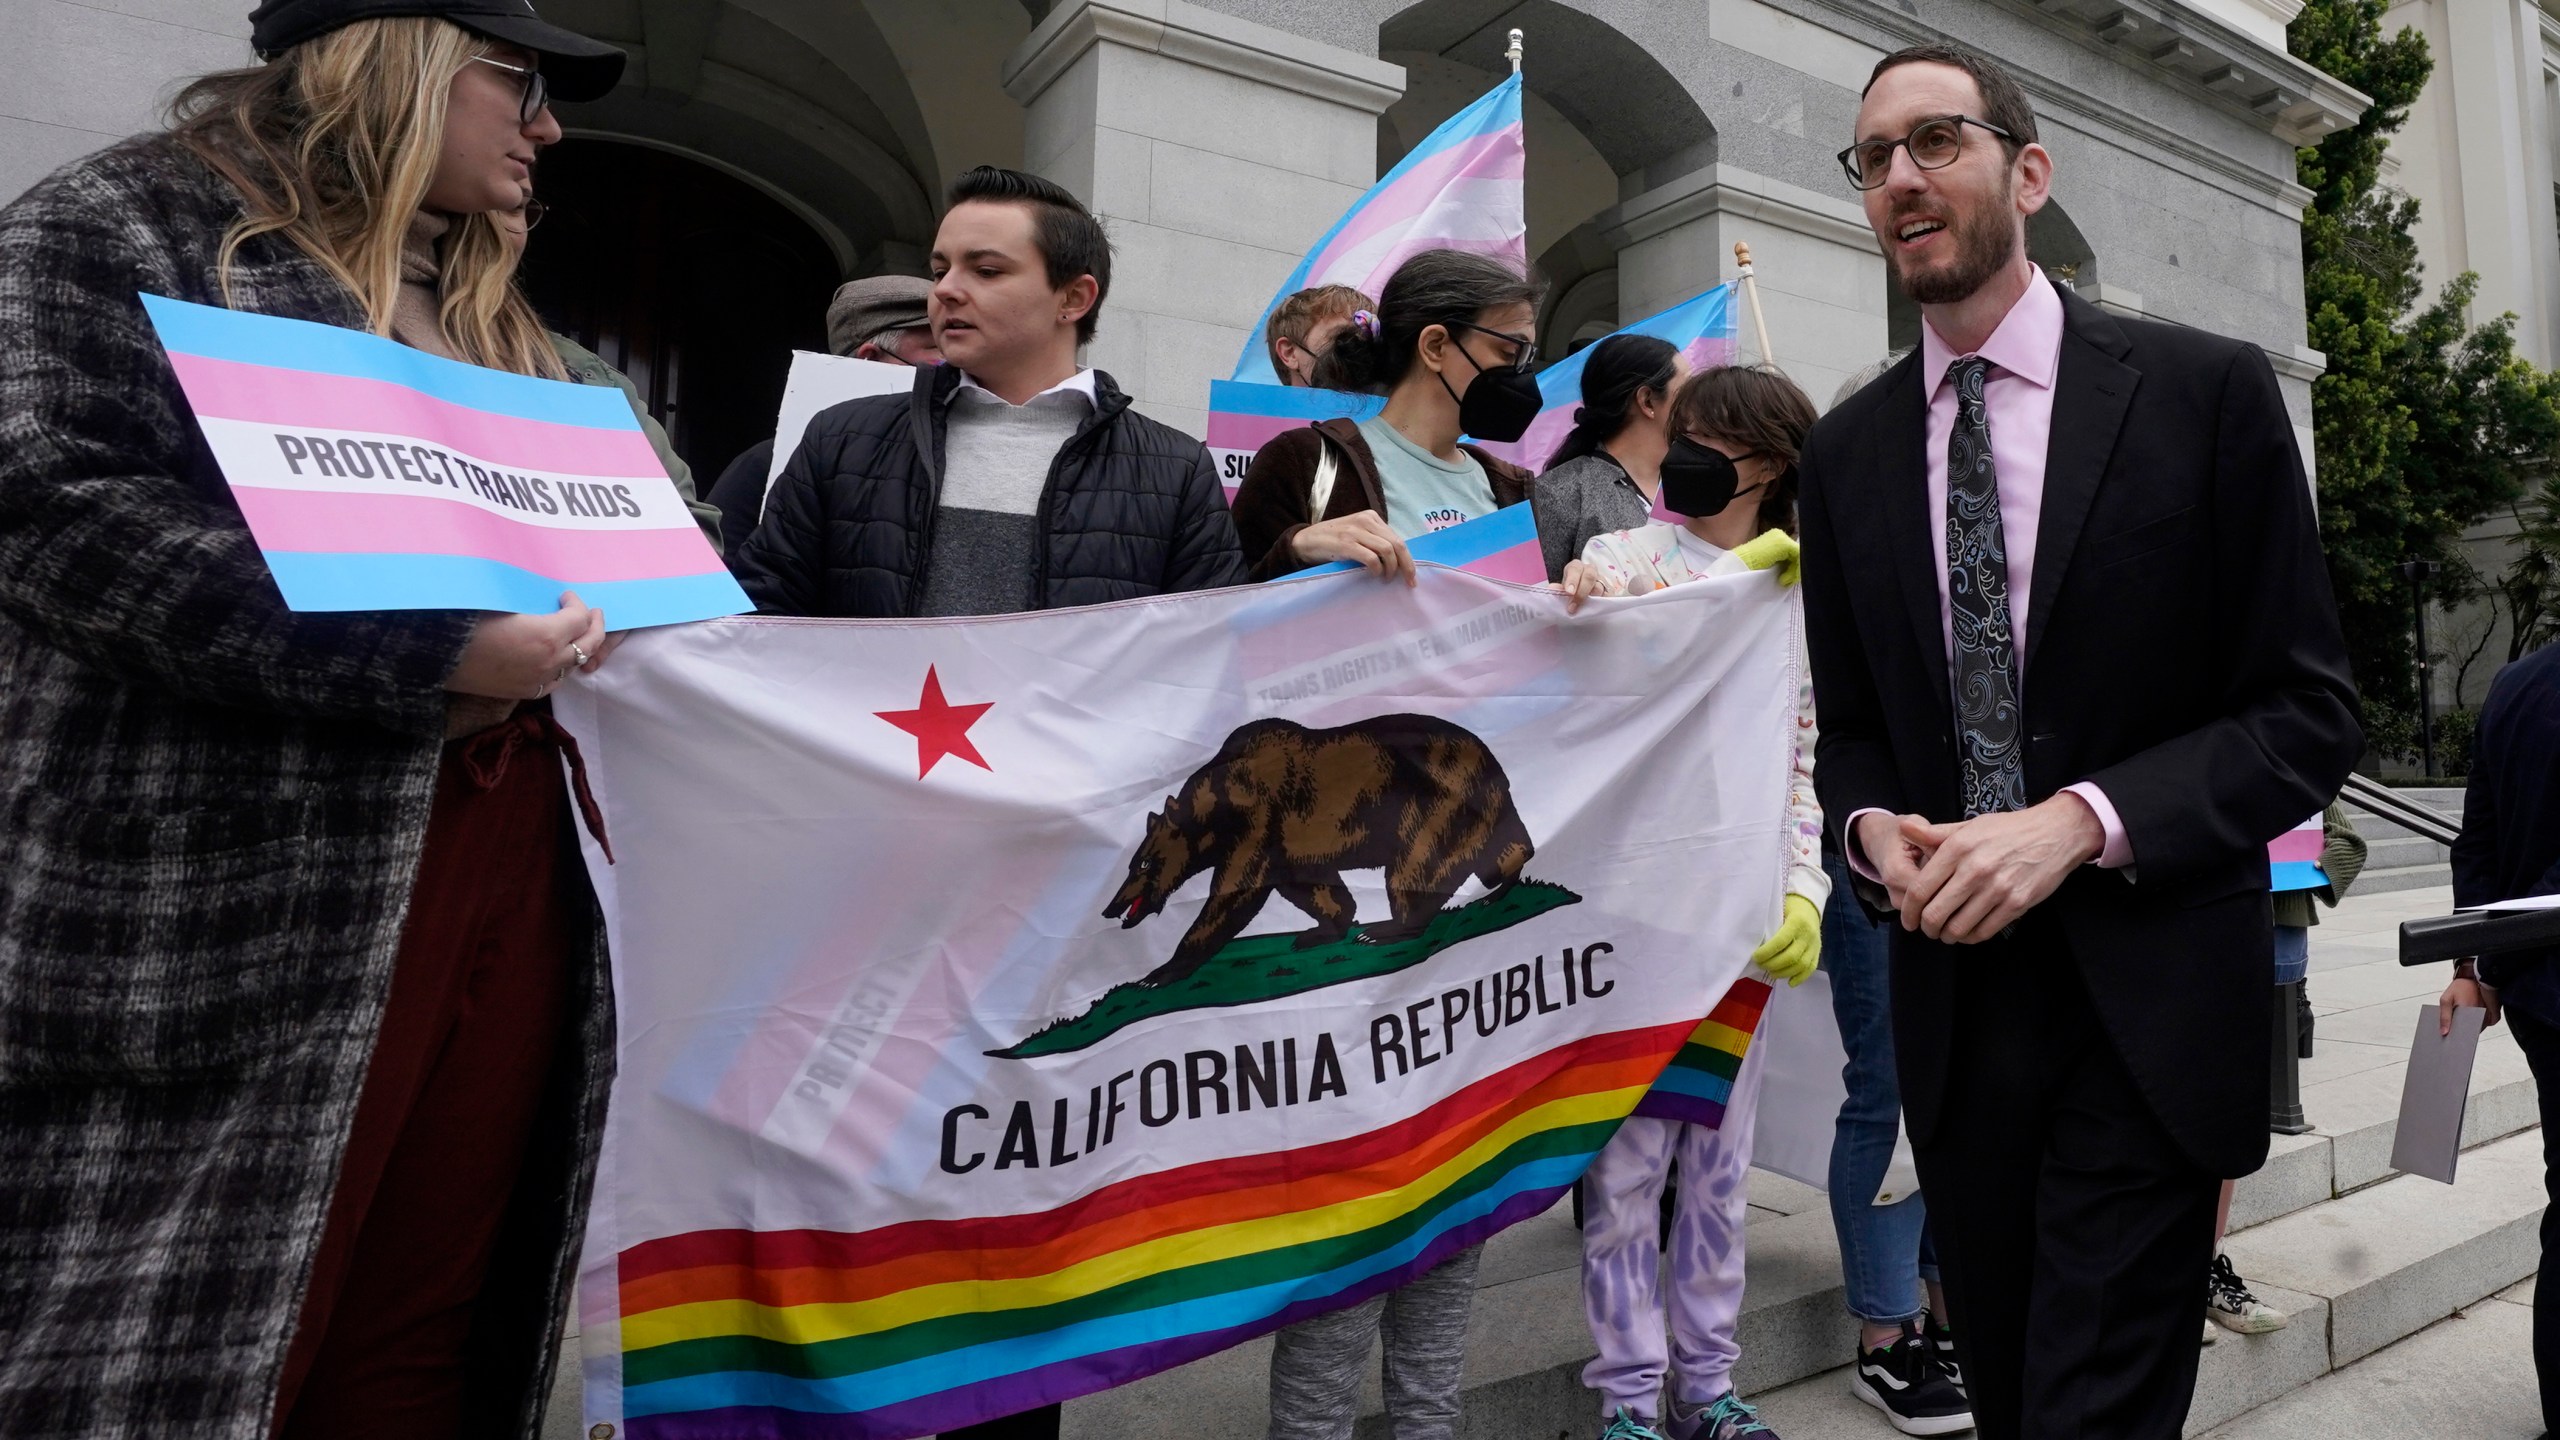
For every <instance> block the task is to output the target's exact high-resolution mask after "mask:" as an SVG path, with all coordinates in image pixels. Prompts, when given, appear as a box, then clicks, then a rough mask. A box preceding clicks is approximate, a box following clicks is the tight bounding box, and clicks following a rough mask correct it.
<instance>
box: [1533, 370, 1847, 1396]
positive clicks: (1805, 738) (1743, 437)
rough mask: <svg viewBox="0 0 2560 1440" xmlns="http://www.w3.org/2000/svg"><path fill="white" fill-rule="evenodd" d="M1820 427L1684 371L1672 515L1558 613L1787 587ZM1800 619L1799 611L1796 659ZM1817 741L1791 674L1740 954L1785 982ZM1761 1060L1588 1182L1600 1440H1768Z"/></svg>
mask: <svg viewBox="0 0 2560 1440" xmlns="http://www.w3.org/2000/svg"><path fill="white" fill-rule="evenodd" d="M1813 421H1814V410H1813V405H1812V402H1811V401H1809V400H1807V399H1806V398H1805V396H1804V392H1803V391H1801V390H1798V389H1797V388H1796V387H1795V385H1794V384H1793V383H1791V382H1790V381H1788V380H1787V379H1786V377H1784V376H1782V375H1780V374H1778V373H1777V372H1776V371H1774V370H1768V369H1745V368H1741V367H1736V366H1723V367H1719V368H1716V369H1712V370H1703V371H1700V372H1699V373H1698V374H1696V375H1695V376H1693V377H1691V378H1690V380H1689V382H1688V383H1687V384H1685V385H1683V386H1682V387H1680V389H1679V391H1678V394H1677V398H1676V399H1674V400H1673V402H1672V409H1671V425H1670V430H1671V437H1672V438H1671V442H1670V446H1669V448H1668V451H1667V452H1666V453H1665V455H1664V456H1663V459H1662V462H1661V484H1660V486H1659V488H1658V490H1657V491H1656V493H1655V503H1654V509H1655V512H1656V513H1657V514H1658V515H1664V514H1667V515H1668V516H1670V517H1672V519H1671V521H1670V522H1669V523H1659V524H1652V525H1645V526H1640V527H1638V528H1636V529H1632V530H1619V531H1614V532H1611V533H1609V534H1604V535H1600V536H1596V537H1594V538H1593V539H1592V540H1591V542H1590V543H1589V544H1588V545H1587V546H1585V547H1584V549H1583V552H1582V558H1581V559H1579V560H1577V561H1575V562H1573V563H1572V564H1571V565H1569V566H1567V567H1566V570H1565V578H1564V581H1563V586H1564V589H1565V592H1566V594H1567V597H1568V599H1567V604H1568V605H1569V606H1572V607H1574V608H1579V607H1580V605H1581V602H1582V601H1583V600H1584V599H1585V598H1586V597H1588V596H1592V595H1641V594H1645V593H1648V592H1650V591H1652V590H1655V589H1658V588H1660V587H1661V586H1664V585H1677V584H1680V583H1683V582H1685V581H1689V580H1695V579H1700V578H1703V577H1707V576H1716V575H1730V574H1739V573H1741V572H1743V571H1744V570H1747V569H1759V568H1765V567H1768V566H1772V565H1774V566H1775V567H1776V568H1777V570H1778V574H1779V580H1780V583H1782V584H1790V585H1791V584H1793V583H1794V582H1795V576H1796V561H1795V554H1796V546H1795V541H1794V538H1793V536H1792V535H1791V533H1790V532H1791V531H1793V529H1794V528H1795V483H1796V480H1795V460H1796V455H1797V453H1798V451H1799V450H1800V448H1801V447H1802V445H1803V443H1804V437H1805V433H1806V432H1807V431H1808V430H1810V429H1811V428H1812V427H1813ZM1755 537H1756V538H1755ZM1803 623H1804V622H1803V620H1802V618H1801V612H1799V615H1798V618H1797V619H1796V621H1795V624H1796V626H1797V629H1798V637H1799V638H1798V640H1797V644H1798V646H1799V648H1800V647H1801V646H1802V643H1803V641H1802V639H1801V634H1802V626H1803ZM1814 733H1815V732H1814V713H1813V691H1812V687H1811V685H1810V684H1807V683H1804V682H1802V681H1799V688H1798V690H1797V694H1796V725H1795V731H1794V746H1793V749H1792V755H1791V765H1792V773H1791V776H1790V779H1789V783H1788V789H1787V840H1788V844H1789V846H1790V854H1789V864H1788V867H1787V874H1786V893H1785V898H1784V899H1783V901H1782V902H1781V909H1782V913H1783V916H1784V918H1783V920H1782V922H1781V923H1780V925H1779V926H1778V929H1777V932H1776V933H1775V934H1773V935H1771V936H1770V937H1769V939H1768V940H1767V941H1766V942H1764V943H1763V944H1762V945H1761V946H1760V947H1759V948H1758V949H1756V950H1754V951H1753V952H1752V953H1751V959H1752V960H1753V961H1754V962H1755V963H1756V964H1758V965H1759V966H1760V968H1761V970H1762V971H1763V972H1764V973H1765V974H1766V975H1767V976H1769V977H1770V978H1772V979H1776V980H1783V981H1785V982H1786V983H1788V984H1790V985H1793V984H1797V983H1800V982H1801V981H1802V980H1803V979H1804V977H1805V976H1807V975H1809V974H1811V973H1813V970H1814V967H1815V965H1816V964H1817V963H1818V962H1819V959H1820V955H1821V948H1822V905H1823V902H1824V901H1825V900H1826V899H1828V898H1829V897H1830V893H1831V881H1830V878H1829V877H1828V876H1827V875H1825V874H1824V873H1823V869H1822V857H1821V839H1822V810H1821V805H1820V803H1819V802H1818V801H1817V800H1815V798H1814V791H1813V746H1814ZM1767 993H1768V989H1767V982H1766V981H1765V980H1762V979H1760V978H1759V977H1757V976H1748V975H1747V976H1745V977H1744V978H1743V979H1741V980H1738V981H1736V982H1735V984H1734V987H1733V990H1732V991H1731V992H1730V993H1729V994H1728V995H1727V996H1726V997H1725V1000H1724V1003H1722V1004H1720V1005H1719V1006H1718V1007H1717V1009H1716V1012H1715V1015H1716V1019H1717V1021H1720V1022H1724V1023H1725V1024H1727V1025H1728V1026H1729V1027H1731V1028H1734V1029H1742V1030H1744V1031H1746V1033H1747V1032H1748V1031H1749V1030H1750V1029H1753V1028H1756V1025H1757V1020H1758V1015H1759V1012H1760V1008H1761V1007H1760V1003H1759V1002H1760V1000H1762V999H1764V998H1765V997H1766V995H1767ZM1711 1023H1712V1022H1711ZM1724 1038H1726V1039H1727V1042H1728V1044H1729V1043H1730V1037H1724ZM1765 1059H1766V1051H1765V1049H1764V1047H1763V1046H1761V1045H1759V1044H1756V1043H1755V1044H1751V1045H1749V1046H1748V1047H1747V1048H1746V1049H1744V1051H1743V1055H1742V1060H1741V1063H1740V1066H1739V1068H1738V1069H1737V1070H1736V1072H1735V1074H1734V1076H1733V1079H1732V1082H1731V1083H1732V1088H1731V1090H1730V1092H1729V1093H1728V1094H1727V1095H1726V1097H1725V1099H1724V1111H1723V1116H1722V1118H1721V1120H1720V1121H1719V1122H1717V1123H1716V1124H1714V1125H1713V1126H1709V1125H1707V1124H1705V1123H1700V1122H1693V1121H1688V1120H1680V1119H1672V1118H1667V1117H1662V1116H1656V1115H1653V1114H1648V1113H1647V1107H1646V1106H1643V1105H1640V1106H1639V1107H1638V1109H1637V1112H1636V1113H1635V1114H1634V1115H1632V1116H1630V1117H1628V1119H1627V1121H1626V1122H1625V1123H1624V1124H1622V1125H1621V1126H1619V1127H1618V1132H1617V1134H1616V1135H1615V1136H1613V1137H1612V1138H1611V1139H1610V1141H1609V1144H1608V1145H1607V1146H1606V1147H1604V1148H1603V1149H1602V1150H1601V1152H1600V1154H1599V1155H1598V1156H1597V1157H1596V1158H1595V1159H1593V1161H1592V1162H1591V1168H1590V1170H1589V1171H1587V1172H1586V1173H1585V1174H1584V1176H1583V1197H1584V1207H1585V1211H1584V1213H1585V1219H1584V1222H1583V1228H1582V1292H1583V1306H1584V1309H1585V1312H1586V1313H1587V1315H1588V1318H1589V1320H1590V1322H1591V1335H1592V1339H1593V1341H1594V1342H1595V1343H1596V1344H1597V1345H1598V1347H1599V1352H1600V1353H1599V1355H1598V1356H1597V1357H1596V1358H1595V1359H1593V1360H1592V1362H1591V1363H1590V1364H1589V1365H1588V1366H1586V1367H1585V1368H1584V1370H1583V1373H1582V1381H1583V1383H1584V1384H1585V1385H1588V1386H1590V1387H1591V1388H1592V1389H1594V1390H1597V1391H1599V1392H1600V1397H1601V1426H1602V1428H1601V1430H1600V1434H1601V1436H1602V1437H1603V1440H1665V1437H1667V1440H1742V1437H1746V1436H1758V1437H1763V1440H1776V1437H1775V1432H1774V1431H1772V1430H1771V1428H1770V1427H1769V1426H1768V1424H1767V1423H1765V1422H1764V1421H1762V1420H1761V1419H1760V1418H1759V1415H1758V1413H1757V1411H1755V1410H1754V1408H1753V1407H1752V1406H1750V1405H1748V1404H1746V1403H1744V1402H1743V1400H1742V1399H1741V1397H1740V1396H1739V1395H1737V1394H1735V1392H1734V1389H1733V1385H1732V1374H1733V1366H1734V1362H1735V1360H1736V1359H1737V1358H1739V1356H1740V1353H1741V1352H1740V1349H1739V1347H1738V1346H1737V1345H1736V1344H1735V1341H1734V1327H1735V1321H1736V1319H1737V1318H1738V1316H1739V1315H1740V1312H1741V1308H1742V1269H1743V1265H1742V1260H1743V1220H1744V1215H1745V1211H1746V1209H1747V1205H1748V1202H1747V1198H1746V1194H1745V1190H1746V1180H1747V1177H1748V1175H1749V1171H1750V1166H1751V1127H1752V1111H1753V1108H1754V1105H1755V1103H1756V1101H1757V1098H1758V1094H1759V1080H1760V1072H1761V1069H1762V1065H1763V1063H1764V1061H1765ZM1675 1163H1676V1164H1677V1166H1678V1169H1679V1173H1680V1188H1679V1196H1678V1200H1677V1202H1676V1204H1675V1208H1674V1214H1673V1219H1672V1227H1671V1245H1670V1252H1671V1264H1670V1272H1671V1273H1670V1288H1669V1293H1668V1295H1667V1296H1666V1295H1664V1293H1663V1292H1662V1287H1661V1283H1660V1280H1659V1277H1660V1275H1661V1271H1662V1249H1663V1247H1662V1242H1661V1239H1660V1236H1659V1233H1658V1231H1657V1230H1656V1215H1657V1207H1658V1204H1659V1201H1660V1197H1661V1194H1662V1189H1663V1182H1664V1179H1665V1177H1666V1176H1667V1175H1668V1174H1669V1173H1670V1171H1671V1169H1672V1167H1673V1166H1674V1164H1675ZM1666 1305H1667V1314H1666ZM1666 1378H1668V1379H1669V1380H1670V1382H1671V1394H1670V1403H1669V1405H1668V1406H1667V1407H1666V1406H1664V1405H1663V1403H1662V1401H1663V1383H1664V1380H1665V1379H1666Z"/></svg>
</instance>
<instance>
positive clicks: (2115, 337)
mask: <svg viewBox="0 0 2560 1440" xmlns="http://www.w3.org/2000/svg"><path fill="white" fill-rule="evenodd" d="M2054 288H2055V289H2056V290H2058V291H2060V292H2061V294H2062V316H2063V327H2062V355H2061V365H2060V366H2059V368H2058V369H2057V370H2056V371H2055V374H2054V381H2053V426H2052V430H2051V434H2050V438H2049V439H2048V441H2047V443H2046V448H2045V459H2044V505H2043V508H2042V512H2041V514H2040V515H2039V517H2038V519H2037V521H2036V559H2035V565H2036V570H2035V575H2034V577H2033V589H2032V590H2031V591H2030V593H2029V594H2028V596H2027V654H2026V664H2027V675H2026V677H2025V678H2032V676H2033V674H2034V670H2035V660H2036V648H2037V646H2038V645H2039V644H2040V643H2041V642H2042V641H2043V639H2044V632H2045V627H2046V625H2048V624H2049V623H2051V621H2052V619H2053V602H2054V597H2056V596H2058V595H2060V594H2061V593H2062V577H2063V574H2064V572H2066V571H2068V570H2069V569H2070V568H2071V554H2072V551H2073V550H2075V549H2077V548H2078V547H2079V544H2080V529H2081V527H2082V526H2083V525H2085V524H2087V523H2088V519H2089V506H2090V505H2091V504H2092V503H2093V502H2094V501H2096V499H2097V498H2098V484H2099V482H2100V481H2101V480H2102V479H2104V478H2105V476H2106V473H2107V461H2108V459H2109V458H2110V457H2112V456H2113V455H2114V454H2115V448H2116V434H2117V432H2118V431H2119V430H2121V429H2123V427H2124V415H2125V410H2126V409H2127V407H2129V406H2131V405H2132V403H2133V391H2134V387H2135V386H2136V385H2138V384H2140V383H2141V381H2142V372H2141V371H2139V370H2136V369H2134V368H2133V367H2132V366H2130V365H2127V364H2125V363H2124V361H2123V360H2122V359H2121V358H2120V357H2121V356H2123V355H2124V354H2125V352H2126V351H2127V350H2129V349H2131V348H2132V346H2131V343H2130V342H2129V341H2127V340H2126V339H2125V335H2124V330H2123V329H2122V328H2121V327H2120V326H2118V325H2117V324H2116V322H2115V321H2114V320H2112V319H2110V318H2108V316H2107V313H2106V312H2105V311H2103V310H2100V309H2099V308H2098V307H2097V306H2095V305H2092V304H2090V303H2089V302H2088V301H2086V300H2083V299H2081V298H2080V297H2079V296H2077V295H2074V294H2072V293H2071V292H2070V291H2069V290H2068V289H2065V288H2064V287H2062V286H2059V285H2057V286H2055V287H2054Z"/></svg>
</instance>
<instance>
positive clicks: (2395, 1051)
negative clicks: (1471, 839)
mask: <svg viewBox="0 0 2560 1440" xmlns="http://www.w3.org/2000/svg"><path fill="white" fill-rule="evenodd" d="M2443 984H2444V976H2443V973H2442V972H2441V971H2440V970H2435V969H2428V968H2424V967H2418V968H2412V969H2407V970H2403V969H2401V968H2399V967H2397V966H2385V965H2363V966H2358V967H2356V968H2355V969H2353V970H2350V971H2342V972H2332V973H2330V974H2326V975H2314V976H2313V977H2312V985H2311V994H2312V1001H2313V1004H2312V1008H2313V1010H2314V1011H2315V1012H2316V1013H2317V1016H2318V1018H2317V1020H2316V1021H2315V1027H2316V1031H2317V1035H2318V1043H2317V1044H2316V1046H2315V1047H2314V1048H2315V1049H2316V1050H2317V1052H2318V1053H2317V1054H2315V1055H2314V1056H2313V1057H2312V1058H2311V1059H2309V1060H2305V1061H2303V1062H2302V1108H2303V1113H2304V1115H2305V1116H2306V1117H2308V1118H2309V1120H2310V1121H2311V1124H2312V1130H2311V1133H2309V1134H2307V1135H2277V1136H2272V1137H2270V1143H2269V1145H2268V1150H2267V1163H2266V1164H2265V1165H2263V1166H2261V1167H2259V1169H2258V1171H2257V1172H2256V1173H2255V1174H2252V1175H2247V1176H2243V1177H2242V1178H2241V1180H2240V1183H2239V1184H2238V1185H2237V1186H2236V1187H2234V1188H2233V1191H2232V1196H2231V1228H2232V1230H2233V1231H2235V1232H2237V1231H2241V1230H2246V1229H2248V1228H2249V1227H2251V1226H2253V1225H2261V1224H2264V1223H2266V1222H2267V1221H2270V1220H2273V1219H2276V1218H2278V1217H2279V1216H2284V1215H2290V1214H2292V1213H2293V1212H2295V1211H2297V1210H2302V1209H2305V1208H2308V1207H2310V1206H2313V1205H2317V1204H2319V1203H2320V1202H2322V1201H2324V1200H2330V1199H2334V1198H2335V1197H2337V1196H2340V1195H2344V1194H2346V1193H2348V1192H2350V1191H2353V1190H2356V1189H2360V1188H2362V1187H2363V1186H2367V1185H2371V1184H2373V1183H2374V1182H2376V1181H2378V1180H2383V1179H2387V1178H2389V1177H2390V1176H2391V1175H2392V1174H2393V1173H2394V1172H2393V1171H2392V1169H2391V1145H2392V1141H2393V1140H2394V1139H2396V1138H2397V1137H2398V1135H2399V1129H2400V1084H2401V1078H2402V1075H2403V1073H2404V1072H2405V1070H2406V1068H2407V1065H2408V1054H2409V1039H2410V1036H2411V1035H2412V1034H2413V1033H2414V1032H2415V1030H2416V1027H2417V1014H2418V1007H2419V1006H2420V1004H2422V1003H2424V1002H2428V1001H2432V1000H2433V999H2434V998H2435V996H2436V993H2437V991H2439V990H2440V989H2442V988H2443ZM2395 1001H2396V1002H2401V1003H2398V1004H2394V1003H2392V1002H2395ZM2540 1121H2541V1113H2540V1109H2539V1107H2538V1105H2537V1103H2536V1101H2535V1099H2534V1092H2533V1074H2532V1072H2531V1071H2530V1070H2528V1069H2527V1068H2526V1066H2525V1063H2524V1052H2522V1051H2521V1050H2518V1049H2517V1048H2516V1043H2515V1039H2514V1037H2513V1036H2512V1035H2510V1034H2509V1033H2508V1032H2507V1031H2506V1029H2505V1028H2504V1027H2501V1028H2499V1029H2496V1030H2492V1031H2490V1032H2489V1033H2488V1034H2486V1035H2484V1036H2482V1037H2481V1040H2480V1053H2479V1056H2478V1058H2477V1059H2476V1060H2475V1061H2474V1062H2473V1064H2472V1067H2471V1098H2470V1100H2469V1102H2468V1104H2467V1106H2466V1108H2465V1110H2464V1112H2463V1120H2462V1143H2463V1145H2464V1147H2465V1148H2471V1147H2476V1146H2480V1145H2486V1144H2488V1143H2490V1142H2491V1141H2494V1140H2499V1139H2503V1138H2505V1137H2506V1136H2509V1135H2513V1134H2515V1133H2517V1132H2518V1131H2521V1130H2525V1129H2529V1128H2531V1127H2532V1126H2534V1125H2537V1124H2539V1123H2540Z"/></svg>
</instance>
